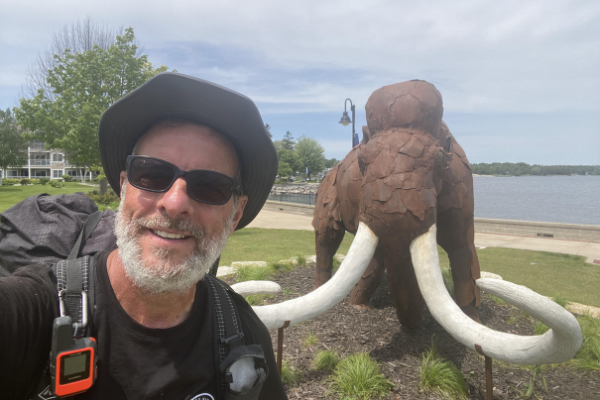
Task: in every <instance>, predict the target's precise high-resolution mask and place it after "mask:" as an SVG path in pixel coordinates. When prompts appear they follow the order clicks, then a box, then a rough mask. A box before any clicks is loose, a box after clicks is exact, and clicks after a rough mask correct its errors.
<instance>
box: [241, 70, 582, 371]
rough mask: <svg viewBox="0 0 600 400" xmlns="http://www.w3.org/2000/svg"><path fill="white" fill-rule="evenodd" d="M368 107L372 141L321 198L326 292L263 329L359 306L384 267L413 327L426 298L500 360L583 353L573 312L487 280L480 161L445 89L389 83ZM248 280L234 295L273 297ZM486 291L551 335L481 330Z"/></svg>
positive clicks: (463, 335) (277, 313) (320, 280)
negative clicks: (336, 259)
mask: <svg viewBox="0 0 600 400" xmlns="http://www.w3.org/2000/svg"><path fill="white" fill-rule="evenodd" d="M366 111H367V124H368V127H365V128H363V132H364V137H363V141H362V142H361V143H360V144H359V145H358V146H357V147H355V148H354V149H352V151H351V152H350V153H349V154H348V155H347V156H346V158H345V159H344V160H343V161H342V162H340V163H339V164H338V165H337V166H336V167H334V168H333V169H332V170H331V171H330V172H329V173H328V174H327V176H326V177H325V179H324V180H323V182H322V183H321V185H320V187H319V190H318V191H317V198H316V207H315V216H314V219H313V226H314V228H315V231H316V233H315V238H316V247H317V273H316V277H315V287H316V288H315V290H313V291H312V292H311V293H308V294H307V295H305V296H302V297H299V298H296V299H292V300H288V301H285V302H283V303H279V304H272V305H266V306H255V307H253V308H254V311H255V312H256V314H257V315H258V316H259V318H260V319H261V320H262V321H263V323H264V324H265V325H266V326H267V327H268V328H269V329H273V328H280V327H282V326H284V324H285V323H286V322H287V321H289V322H290V324H292V325H293V324H297V323H300V322H303V321H305V320H307V319H310V318H313V317H316V316H318V315H320V314H322V313H323V312H325V311H327V310H329V309H331V308H332V307H333V306H335V305H336V304H337V303H339V302H340V301H342V300H343V299H344V298H345V297H346V295H347V294H348V293H350V292H351V291H352V293H351V298H350V301H351V303H352V304H354V305H358V306H364V305H367V304H368V301H369V298H370V296H371V295H372V294H373V291H374V290H375V288H376V287H377V285H378V284H379V282H380V280H381V278H382V275H383V272H384V268H385V269H386V270H387V274H388V279H389V283H390V294H391V296H392V300H393V304H394V307H395V308H396V312H397V315H398V318H399V320H400V322H401V323H402V324H403V325H404V326H407V327H409V328H413V327H416V326H418V324H419V323H420V319H421V312H422V309H423V303H426V304H427V307H428V308H429V310H430V312H431V314H432V316H433V317H434V318H435V319H436V320H437V321H438V322H439V323H440V324H441V325H442V326H443V327H444V329H446V330H447V331H448V333H450V334H451V335H452V336H453V337H454V338H455V339H456V340H458V341H459V342H461V343H463V344H464V345H465V346H467V347H470V348H471V349H477V350H478V351H479V352H482V353H484V354H485V355H487V356H490V357H492V358H495V359H499V360H503V361H506V362H511V363H516V364H525V365H534V364H545V363H556V362H563V361H567V360H569V359H570V358H571V357H573V356H574V355H575V353H576V352H577V350H578V349H579V347H580V346H581V340H582V337H581V329H580V327H579V324H578V323H577V320H576V319H575V317H573V315H571V314H570V313H569V312H567V311H566V310H565V309H563V308H562V307H560V306H559V305H558V304H556V303H554V302H552V301H551V300H549V299H546V298H545V297H543V296H541V295H539V294H537V293H535V292H533V291H531V290H529V289H527V288H525V287H522V286H518V285H515V284H513V283H510V282H506V281H502V280H497V279H480V278H479V263H478V260H477V254H476V252H475V247H474V245H473V241H474V231H473V181H472V177H471V171H470V166H469V162H468V161H467V159H466V157H465V154H464V152H463V151H462V149H461V148H460V146H459V145H458V143H456V141H455V140H454V138H453V137H452V135H451V134H450V132H449V130H448V128H447V127H446V125H445V124H444V123H443V122H442V97H441V95H440V93H439V92H438V91H437V89H436V88H435V87H434V86H433V85H431V84H429V83H427V82H424V81H409V82H404V83H399V84H395V85H390V86H385V87H383V88H381V89H379V90H377V91H375V92H374V93H373V94H372V95H371V97H370V98H369V101H368V102H367V105H366ZM345 231H349V232H352V233H355V237H354V240H353V242H352V245H351V246H350V249H349V251H348V254H347V256H346V258H345V259H344V261H343V262H342V265H341V266H340V268H339V270H338V271H337V272H336V273H335V274H334V275H333V276H332V257H333V255H334V253H335V251H336V249H337V248H338V246H339V245H340V243H341V241H342V238H343V236H344V232H345ZM438 243H439V244H440V245H441V246H442V247H443V248H444V249H445V250H446V251H447V252H448V255H449V258H450V265H451V269H452V277H453V280H454V286H455V297H456V302H455V301H454V300H453V299H452V298H451V297H450V295H449V294H448V292H447V290H446V288H445V286H444V283H443V279H442V274H441V269H440V266H439V259H438V250H437V244H438ZM239 285H241V284H239ZM243 285H244V287H242V286H238V285H234V286H233V288H234V289H236V290H239V291H242V292H243V291H246V292H247V293H261V291H262V290H264V292H265V293H268V292H269V290H271V289H270V286H269V284H268V283H266V282H263V283H260V282H255V283H244V284H243ZM253 285H254V286H253ZM261 285H262V288H261ZM236 286H237V288H236ZM478 288H481V289H483V290H485V291H486V292H488V293H491V294H494V295H496V296H498V297H500V298H502V299H504V300H506V301H508V302H509V303H511V304H513V305H515V306H516V307H518V308H520V309H521V310H523V311H525V312H527V313H529V314H530V315H531V316H533V317H534V318H536V319H539V320H540V321H542V322H543V323H545V324H546V325H548V326H549V327H550V328H551V329H550V330H549V331H548V332H546V333H545V334H544V335H540V336H533V337H527V336H518V335H512V334H507V333H502V332H497V331H494V330H491V329H489V328H487V327H485V326H483V325H481V324H480V323H479V322H478V321H479V318H478V313H477V305H478V304H479V289H478Z"/></svg>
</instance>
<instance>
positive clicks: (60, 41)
mask: <svg viewBox="0 0 600 400" xmlns="http://www.w3.org/2000/svg"><path fill="white" fill-rule="evenodd" d="M124 33H125V29H124V28H123V27H119V28H111V27H108V26H101V25H97V24H95V23H94V22H92V20H91V19H90V18H89V17H88V18H86V19H85V20H83V21H78V22H75V23H73V24H71V25H65V26H64V27H63V28H62V29H61V30H58V31H56V32H54V35H53V36H52V43H51V44H50V47H49V48H48V49H47V50H46V51H45V52H44V53H40V54H38V57H37V59H36V60H35V62H34V63H33V64H32V65H31V66H29V68H27V75H26V77H25V85H24V88H23V94H24V96H25V97H29V98H31V97H35V95H36V94H37V92H38V90H39V89H43V90H44V93H45V94H46V96H48V97H49V98H52V96H53V93H52V88H51V87H50V85H49V84H48V81H47V79H48V71H50V70H52V69H53V68H54V67H56V65H57V64H56V62H57V61H56V59H55V58H54V55H55V54H59V55H60V54H63V53H64V52H65V50H67V49H68V50H69V51H70V52H71V53H83V52H85V51H89V50H93V48H94V46H98V47H100V48H101V49H104V50H108V48H109V47H110V46H111V45H112V44H113V43H114V42H115V37H116V36H117V35H123V34H124ZM138 50H139V48H138Z"/></svg>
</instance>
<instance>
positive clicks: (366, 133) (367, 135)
mask: <svg viewBox="0 0 600 400" xmlns="http://www.w3.org/2000/svg"><path fill="white" fill-rule="evenodd" d="M362 131H363V142H364V143H365V144H367V143H369V140H371V132H370V131H369V127H368V126H366V125H363V127H362Z"/></svg>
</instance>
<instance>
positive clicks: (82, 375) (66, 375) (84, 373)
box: [60, 351, 90, 384]
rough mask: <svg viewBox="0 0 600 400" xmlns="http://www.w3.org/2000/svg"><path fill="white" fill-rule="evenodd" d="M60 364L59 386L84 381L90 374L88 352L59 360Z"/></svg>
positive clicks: (70, 355)
mask: <svg viewBox="0 0 600 400" xmlns="http://www.w3.org/2000/svg"><path fill="white" fill-rule="evenodd" d="M61 364H62V365H61V367H62V368H61V374H60V375H61V376H60V383H61V384H65V383H70V382H73V381H77V380H81V379H86V378H87V377H88V376H89V373H90V371H89V367H90V351H81V352H78V353H72V354H69V355H66V356H64V357H62V358H61Z"/></svg>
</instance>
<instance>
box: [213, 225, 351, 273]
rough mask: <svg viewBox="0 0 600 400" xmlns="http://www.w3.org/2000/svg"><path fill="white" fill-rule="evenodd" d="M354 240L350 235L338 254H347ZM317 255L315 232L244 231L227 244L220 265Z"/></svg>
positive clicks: (249, 229)
mask: <svg viewBox="0 0 600 400" xmlns="http://www.w3.org/2000/svg"><path fill="white" fill-rule="evenodd" d="M353 238H354V236H353V235H352V234H350V233H346V235H345V236H344V241H343V242H342V244H341V245H340V248H339V249H338V253H342V254H346V253H347V252H348V249H349V248H350V243H352V239H353ZM310 254H315V234H314V232H311V231H295V230H294V231H293V230H287V229H260V228H244V229H242V230H240V231H236V232H235V233H234V234H233V235H232V236H231V237H230V238H229V241H228V242H227V246H225V250H223V254H222V255H221V262H220V265H231V262H232V261H269V262H271V261H273V262H275V261H279V260H285V259H287V258H290V257H295V256H298V255H301V256H305V255H310Z"/></svg>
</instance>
